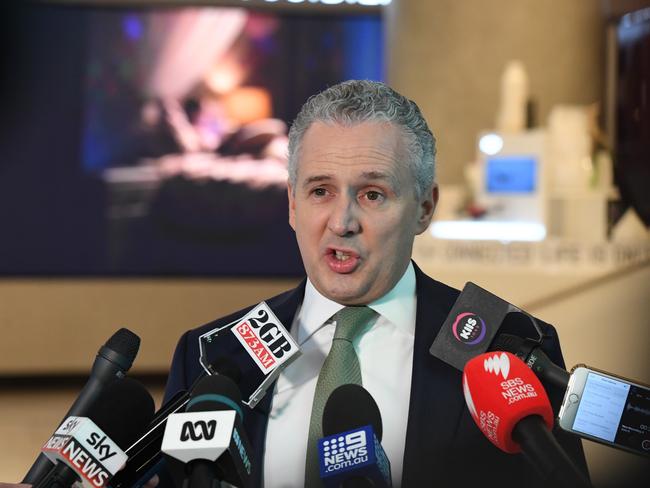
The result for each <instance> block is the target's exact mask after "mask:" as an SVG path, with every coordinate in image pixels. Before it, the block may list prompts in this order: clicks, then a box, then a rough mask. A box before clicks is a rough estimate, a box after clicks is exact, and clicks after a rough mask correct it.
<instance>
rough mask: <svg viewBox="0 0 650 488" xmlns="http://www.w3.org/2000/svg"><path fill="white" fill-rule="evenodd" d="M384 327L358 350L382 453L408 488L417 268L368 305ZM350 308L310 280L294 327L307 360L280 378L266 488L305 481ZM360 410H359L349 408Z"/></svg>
mask: <svg viewBox="0 0 650 488" xmlns="http://www.w3.org/2000/svg"><path fill="white" fill-rule="evenodd" d="M368 306H369V307H370V308H372V309H373V310H374V311H375V312H377V313H378V314H379V318H378V319H377V322H376V323H375V324H374V325H373V326H372V327H371V328H370V330H368V331H367V332H366V333H365V334H364V335H363V336H362V337H361V338H360V339H359V340H358V344H355V350H356V352H357V355H358V357H359V364H360V366H361V376H362V379H363V387H364V388H365V389H366V390H368V392H369V393H370V394H371V395H372V397H373V398H374V399H375V401H376V402H377V405H378V406H379V411H380V412H381V418H382V424H383V432H384V433H383V439H382V442H381V444H382V446H383V448H384V450H385V451H386V455H387V456H388V459H389V461H390V465H391V473H392V481H393V486H395V487H398V486H400V485H401V479H402V462H403V457H404V446H405V444H406V424H407V421H408V409H409V400H410V394H411V373H412V368H413V339H414V334H415V309H416V295H415V271H414V269H413V264H412V263H410V264H409V266H408V268H407V270H406V272H405V273H404V275H403V276H402V278H401V279H400V281H399V282H398V283H397V284H396V285H395V287H394V288H393V289H392V290H391V291H390V292H388V293H387V294H386V295H384V296H383V297H382V298H380V299H378V300H376V301H374V302H372V303H370V304H368ZM343 307H344V306H343V305H341V304H338V303H336V302H333V301H332V300H329V299H328V298H325V297H324V296H323V295H321V294H320V293H319V292H318V291H317V290H316V288H314V285H312V283H311V282H310V281H309V280H307V285H306V287H305V298H304V300H303V302H302V305H301V307H300V309H299V310H298V312H297V313H296V316H295V317H294V321H293V325H292V328H291V331H292V335H293V337H294V338H295V339H296V340H297V342H298V344H300V348H301V350H302V355H301V356H300V357H299V358H298V359H296V360H295V361H294V362H293V363H292V364H290V365H289V366H288V367H287V368H286V369H285V370H284V371H283V372H282V374H280V377H279V378H278V381H277V383H276V387H275V390H274V392H273V406H272V409H271V414H270V416H269V423H268V429H267V433H266V445H265V454H264V487H265V488H298V487H302V486H303V485H304V481H305V452H306V449H307V438H308V435H309V420H310V417H311V406H312V402H313V400H314V391H315V389H316V380H317V379H318V374H319V373H320V370H321V367H322V366H323V362H324V361H325V357H326V356H327V354H328V352H329V349H330V346H331V344H332V338H333V337H334V324H333V323H332V321H331V320H330V319H331V317H332V315H334V314H335V313H336V312H338V311H339V310H341V309H342V308H343ZM350 408H354V405H350Z"/></svg>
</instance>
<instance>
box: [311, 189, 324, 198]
mask: <svg viewBox="0 0 650 488" xmlns="http://www.w3.org/2000/svg"><path fill="white" fill-rule="evenodd" d="M313 193H314V195H316V196H317V197H324V196H325V195H327V190H325V188H316V189H314V191H313Z"/></svg>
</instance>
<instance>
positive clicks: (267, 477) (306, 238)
mask: <svg viewBox="0 0 650 488" xmlns="http://www.w3.org/2000/svg"><path fill="white" fill-rule="evenodd" d="M434 159H435V140H434V138H433V135H432V134H431V131H430V130H429V128H428V126H427V124H426V122H425V120H424V119H423V117H422V115H421V113H420V111H419V109H418V107H417V106H416V104H415V103H413V102H412V101H410V100H408V99H406V98H404V97H403V96H401V95H400V94H398V93H396V92H395V91H394V90H392V89H391V88H389V87H387V86H386V85H384V84H382V83H375V82H370V81H348V82H344V83H341V84H339V85H336V86H333V87H331V88H329V89H328V90H325V91H324V92H322V93H320V94H318V95H316V96H314V97H312V98H311V99H309V100H308V101H307V103H306V104H305V105H304V106H303V108H302V110H301V112H300V114H299V115H298V117H297V118H296V120H295V122H294V124H293V126H292V128H291V131H290V133H289V185H288V195H289V223H290V224H291V227H292V228H293V229H294V231H295V233H296V239H297V241H298V245H299V248H300V254H301V256H302V260H303V263H304V266H305V270H306V272H307V279H306V280H305V281H303V283H301V285H300V286H298V287H297V288H296V289H294V290H291V291H289V292H287V293H284V294H282V295H279V296H277V297H274V298H272V299H270V300H267V303H268V305H269V306H270V307H271V308H272V309H273V310H274V312H275V313H276V315H277V316H278V318H279V319H280V320H281V321H282V322H283V323H284V324H285V325H289V324H290V325H291V334H292V335H293V337H294V338H295V339H296V340H297V342H298V343H299V344H300V346H301V349H302V352H303V354H302V356H300V357H299V358H298V359H297V360H296V361H295V362H293V363H292V364H291V365H289V366H288V367H287V368H286V370H285V371H284V372H283V373H282V375H281V376H280V378H279V380H278V381H277V382H276V385H275V389H274V391H273V394H267V396H266V398H265V399H264V400H263V401H262V402H261V404H260V405H259V406H258V407H256V408H255V409H254V410H253V411H249V412H248V413H249V414H250V415H249V416H248V420H247V422H248V423H247V425H246V427H247V430H248V433H249V437H250V440H251V443H252V445H253V447H254V449H255V450H256V454H257V455H256V457H255V459H257V460H258V462H257V463H256V466H255V469H256V471H255V472H254V479H255V482H254V484H255V486H265V487H267V488H280V487H299V486H305V485H307V486H312V485H313V486H317V485H318V481H317V480H314V474H313V469H310V468H313V464H310V463H311V462H313V452H314V451H313V449H314V446H313V438H314V435H313V434H314V432H313V427H314V424H318V422H319V421H320V418H319V416H318V415H319V414H318V413H317V411H318V408H317V405H319V404H320V407H319V408H322V397H323V394H322V393H323V391H321V390H322V389H323V388H325V386H324V385H325V383H327V382H325V381H323V380H322V377H323V376H324V375H327V374H330V373H329V371H330V366H331V365H330V364H329V363H331V362H332V360H330V358H327V360H326V357H327V356H328V353H330V349H331V350H332V351H334V349H335V348H334V347H333V346H332V344H333V341H335V340H337V338H338V337H339V335H338V334H340V332H341V330H342V329H344V328H345V327H350V326H348V325H346V324H344V320H343V319H341V318H340V317H341V316H342V315H340V312H341V311H342V310H343V309H345V310H349V309H352V310H355V311H358V310H360V309H361V308H362V307H361V306H367V308H365V307H364V308H363V309H364V310H366V311H367V310H368V309H370V310H371V312H370V313H369V315H368V316H369V317H370V318H369V319H368V320H367V324H366V325H364V326H363V330H360V331H359V332H358V334H357V335H355V336H354V337H353V338H351V339H349V340H348V342H350V343H353V352H350V351H349V350H348V352H347V353H346V354H352V355H353V357H352V358H351V359H350V362H354V363H357V362H358V366H356V368H357V369H358V370H359V371H358V373H360V378H359V380H360V381H358V382H359V383H361V384H362V385H363V386H364V388H366V389H367V390H368V391H369V392H370V394H371V395H372V396H373V398H374V399H375V400H376V402H377V404H378V406H379V409H380V411H381V415H382V421H383V430H384V437H383V441H382V445H383V447H384V449H385V451H386V453H387V456H388V458H389V460H390V462H391V468H392V477H393V486H407V487H420V486H446V485H448V484H452V483H453V484H455V485H457V486H466V485H468V484H470V483H474V482H481V483H482V485H485V486H491V483H492V482H498V483H499V484H500V485H501V486H504V485H506V486H507V485H508V484H509V483H511V482H515V483H516V484H521V483H523V482H527V481H528V480H533V481H534V480H535V475H534V473H532V472H531V469H530V468H529V466H528V465H527V464H526V463H525V461H524V460H523V459H522V458H521V457H520V456H509V455H506V454H504V453H502V452H500V451H498V450H497V449H496V448H495V447H494V446H492V445H491V444H490V443H489V442H488V441H487V440H486V439H484V438H483V436H482V434H481V433H480V431H479V430H478V428H477V427H476V426H475V425H474V424H473V421H472V420H471V418H470V416H469V414H468V412H467V409H466V408H465V404H464V400H463V395H462V388H461V374H460V372H459V371H457V370H455V369H454V368H452V367H451V366H449V365H447V364H445V363H444V362H442V361H440V360H438V359H437V358H434V357H433V356H431V355H430V354H429V353H428V349H429V347H430V345H431V343H432V342H433V340H434V338H435V337H436V334H437V333H438V331H439V329H440V326H441V325H442V323H443V321H444V319H445V317H446V316H447V314H448V313H449V310H450V309H451V307H452V305H453V304H454V302H455V300H456V298H457V296H458V291H457V290H454V289H452V288H449V287H447V286H446V285H444V284H441V283H439V282H436V281H434V280H432V279H431V278H429V277H428V276H426V275H424V274H423V273H422V272H421V271H420V270H419V269H418V268H417V267H416V266H415V264H414V263H412V262H411V251H412V247H413V240H414V238H415V236H416V235H418V234H421V233H422V232H424V231H425V230H426V229H427V227H428V226H429V223H430V222H431V218H432V215H433V212H434V209H435V206H436V203H437V200H438V187H437V184H436V183H435V180H434V174H435V162H434ZM245 312H246V310H244V311H239V312H236V313H234V314H232V315H231V316H228V317H225V318H223V319H220V320H217V321H215V322H212V323H210V324H207V325H205V326H203V327H201V328H199V329H196V330H193V331H189V332H188V333H186V334H185V335H184V336H183V337H182V338H181V340H180V342H179V345H178V347H177V349H176V353H175V355H174V360H173V364H172V368H171V372H170V377H169V381H168V385H167V392H166V393H167V396H168V397H169V396H170V395H172V394H173V393H175V392H176V391H178V390H179V389H181V388H188V387H189V386H190V385H191V383H192V381H193V380H194V379H195V378H196V376H197V375H198V374H199V372H200V371H199V363H198V359H197V358H198V337H199V336H200V335H201V334H203V333H205V332H207V331H209V330H212V329H214V328H216V327H219V326H223V325H225V324H227V323H229V322H231V321H233V320H235V319H236V318H238V317H241V316H242V315H243V314H244V313H245ZM546 333H547V336H548V338H549V339H548V341H547V344H546V349H547V353H548V354H549V355H550V356H551V358H552V359H553V360H555V361H556V362H557V363H558V364H562V365H563V362H562V357H561V353H560V350H559V344H558V342H557V336H556V334H555V331H554V330H553V328H552V327H550V326H548V328H547V330H546ZM337 344H338V343H337ZM348 357H349V356H348ZM326 370H327V373H326V372H325V371H326ZM330 389H331V388H330ZM556 400H557V399H556ZM350 408H354V405H351V406H350ZM315 412H316V413H315ZM314 419H315V420H314ZM308 439H309V441H308ZM564 445H565V446H566V448H567V449H568V450H569V451H570V452H571V454H572V455H573V456H574V459H575V460H576V461H577V462H578V463H580V464H581V466H582V467H584V457H583V454H582V448H581V446H580V444H579V442H578V441H566V440H565V441H564ZM310 449H311V450H312V451H311V453H312V454H311V457H312V460H311V461H310V454H309V451H310ZM306 452H307V453H308V455H307V456H305V453H306ZM262 460H263V461H262ZM305 480H307V481H305Z"/></svg>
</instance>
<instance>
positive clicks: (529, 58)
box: [387, 0, 605, 183]
mask: <svg viewBox="0 0 650 488" xmlns="http://www.w3.org/2000/svg"><path fill="white" fill-rule="evenodd" d="M387 26H388V36H387V53H388V66H389V68H388V78H389V82H390V84H392V85H393V86H394V87H395V88H396V89H397V90H398V91H400V92H402V93H404V94H405V95H406V96H408V97H410V98H412V99H413V100H415V101H416V102H417V103H418V105H419V106H420V108H421V109H422V110H423V112H424V115H425V117H426V118H427V120H428V121H429V124H430V126H431V128H432V130H433V132H434V134H435V135H436V137H437V138H438V143H439V152H438V161H439V169H438V171H439V172H438V175H439V180H440V181H441V182H442V183H459V182H461V181H462V170H463V165H464V164H465V163H467V162H468V161H471V160H472V159H473V157H474V154H475V149H474V148H475V140H476V134H477V133H478V132H479V131H481V130H485V129H491V128H492V127H493V126H494V120H495V114H496V109H497V103H498V95H499V83H500V76H501V73H502V71H503V68H504V66H505V64H506V62H507V61H509V60H511V59H519V60H521V61H522V62H523V63H524V65H525V66H526V68H527V71H528V74H529V78H530V90H531V94H532V96H533V97H534V98H535V100H536V101H537V102H538V108H539V110H538V115H539V121H540V122H545V121H546V118H547V116H548V113H549V110H550V109H551V107H552V106H553V105H555V104H558V103H579V104H587V103H591V102H595V101H597V100H600V99H601V94H602V91H603V80H604V36H605V31H604V27H603V21H602V13H601V2H600V1H599V0H569V1H567V0H426V1H422V0H399V1H394V2H392V3H391V4H390V6H389V8H388V9H387Z"/></svg>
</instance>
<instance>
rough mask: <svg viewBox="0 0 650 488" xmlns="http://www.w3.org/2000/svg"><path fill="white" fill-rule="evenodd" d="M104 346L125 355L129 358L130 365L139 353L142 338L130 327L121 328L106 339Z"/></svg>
mask: <svg viewBox="0 0 650 488" xmlns="http://www.w3.org/2000/svg"><path fill="white" fill-rule="evenodd" d="M104 347H106V348H108V349H111V350H113V351H115V352H116V353H119V354H121V355H122V356H124V358H125V359H126V360H128V362H129V367H130V365H131V364H133V361H134V360H135V357H136V356H137V355H138V350H139V349H140V338H139V337H138V336H137V335H136V334H134V333H133V332H131V331H130V330H129V329H125V328H121V329H120V330H118V331H117V332H115V334H113V335H112V336H111V337H110V338H109V339H108V340H107V341H106V344H104ZM126 369H129V368H126Z"/></svg>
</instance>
